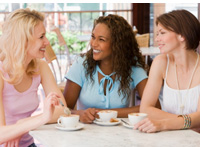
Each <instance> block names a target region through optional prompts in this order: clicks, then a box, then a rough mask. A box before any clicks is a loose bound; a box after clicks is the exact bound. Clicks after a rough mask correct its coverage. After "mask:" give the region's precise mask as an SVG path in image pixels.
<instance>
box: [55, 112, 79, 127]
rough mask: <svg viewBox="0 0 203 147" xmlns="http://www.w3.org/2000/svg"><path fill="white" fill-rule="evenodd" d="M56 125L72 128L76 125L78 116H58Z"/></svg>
mask: <svg viewBox="0 0 203 147" xmlns="http://www.w3.org/2000/svg"><path fill="white" fill-rule="evenodd" d="M57 122H58V125H59V126H62V127H66V128H74V127H76V126H77V125H78V122H79V115H74V114H72V115H67V116H60V117H59V119H58V120H57Z"/></svg>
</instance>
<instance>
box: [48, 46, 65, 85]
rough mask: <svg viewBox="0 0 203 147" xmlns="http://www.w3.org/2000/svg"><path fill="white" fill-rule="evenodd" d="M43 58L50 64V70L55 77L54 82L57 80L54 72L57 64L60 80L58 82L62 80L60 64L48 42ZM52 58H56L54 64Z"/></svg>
mask: <svg viewBox="0 0 203 147" xmlns="http://www.w3.org/2000/svg"><path fill="white" fill-rule="evenodd" d="M45 59H46V61H47V63H50V64H51V67H52V71H53V73H54V77H55V79H56V82H57V74H56V69H55V67H56V66H58V71H59V76H60V81H59V82H62V74H61V66H60V64H59V62H58V59H57V56H56V54H55V52H54V50H53V49H52V47H51V45H50V44H49V45H47V46H46V51H45ZM54 60H56V66H54V64H53V61H54Z"/></svg>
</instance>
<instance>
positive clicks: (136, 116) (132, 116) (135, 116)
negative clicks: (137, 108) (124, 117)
mask: <svg viewBox="0 0 203 147" xmlns="http://www.w3.org/2000/svg"><path fill="white" fill-rule="evenodd" d="M146 117H147V114H146V113H129V114H128V120H129V123H130V124H131V125H135V124H136V123H138V122H140V121H141V120H143V119H145V118H146Z"/></svg>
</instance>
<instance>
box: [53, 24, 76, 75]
mask: <svg viewBox="0 0 203 147" xmlns="http://www.w3.org/2000/svg"><path fill="white" fill-rule="evenodd" d="M52 31H54V32H55V33H56V35H57V37H58V40H59V45H61V46H64V47H65V50H66V53H67V64H66V70H65V73H67V71H68V68H69V67H70V66H71V64H72V63H71V58H70V52H69V48H68V46H67V44H66V41H65V40H64V38H63V36H62V34H61V32H60V30H59V28H57V27H56V26H54V27H53V28H52Z"/></svg>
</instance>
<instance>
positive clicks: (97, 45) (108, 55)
mask: <svg viewBox="0 0 203 147" xmlns="http://www.w3.org/2000/svg"><path fill="white" fill-rule="evenodd" d="M90 45H91V48H92V49H93V58H94V60H97V61H98V60H102V61H103V60H111V59H112V49H111V34H110V29H109V28H108V26H107V25H106V24H103V23H98V24H97V25H96V26H95V28H94V30H93V31H92V38H91V40H90Z"/></svg>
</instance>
